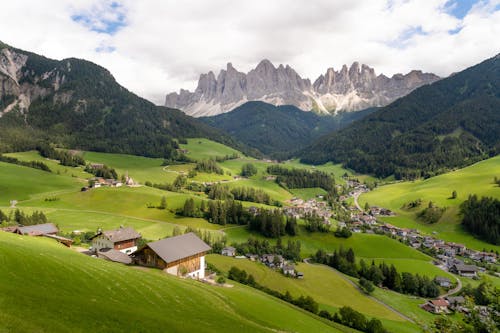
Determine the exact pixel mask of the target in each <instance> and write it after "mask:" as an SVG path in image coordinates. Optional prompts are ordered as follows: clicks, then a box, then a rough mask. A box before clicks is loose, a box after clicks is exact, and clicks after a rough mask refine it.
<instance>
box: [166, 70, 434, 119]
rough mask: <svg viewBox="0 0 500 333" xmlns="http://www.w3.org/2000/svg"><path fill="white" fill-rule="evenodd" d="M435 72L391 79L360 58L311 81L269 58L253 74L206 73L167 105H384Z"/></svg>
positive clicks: (215, 109)
mask: <svg viewBox="0 0 500 333" xmlns="http://www.w3.org/2000/svg"><path fill="white" fill-rule="evenodd" d="M438 79H439V77H438V76H436V75H434V74H427V73H422V72H421V71H411V72H410V73H408V74H406V75H402V74H396V75H394V76H393V77H391V78H388V77H386V76H384V75H383V74H381V75H378V76H377V75H376V74H375V70H374V69H373V68H370V67H369V66H367V65H361V66H360V65H359V63H357V62H355V63H353V64H352V66H351V67H350V68H347V66H346V65H344V66H343V67H342V69H341V70H340V71H335V70H334V69H333V68H329V69H328V70H327V71H326V73H325V74H324V75H321V76H320V77H319V78H317V79H316V81H314V84H312V85H311V82H310V81H309V79H303V78H301V77H300V76H299V75H298V74H297V72H295V70H293V69H292V68H291V67H290V66H288V65H287V66H286V67H285V66H283V65H279V66H278V67H277V68H276V67H274V65H273V64H272V63H271V62H270V61H269V60H263V61H261V62H260V63H259V64H258V65H257V67H256V68H255V69H252V70H251V71H250V72H248V73H247V74H244V73H241V72H238V71H237V70H236V69H234V67H233V66H232V65H231V64H228V66H227V69H226V70H222V71H221V72H220V74H219V75H218V76H217V79H216V78H215V75H214V73H213V72H209V73H208V74H202V75H201V76H200V79H199V82H198V87H197V88H196V90H195V91H194V92H193V93H191V92H189V91H186V90H181V91H180V93H179V94H178V93H171V94H168V95H167V97H166V102H165V105H166V106H168V107H173V108H178V109H181V110H183V111H184V112H185V113H187V114H189V115H191V116H194V117H200V116H213V115H217V114H220V113H225V112H228V111H231V110H232V109H234V108H235V107H237V106H239V105H241V104H243V103H245V102H247V101H264V102H267V103H270V104H274V105H295V106H297V107H298V108H300V109H302V110H304V111H311V110H314V111H317V112H322V113H335V112H337V111H357V110H361V109H365V108H368V107H372V106H384V105H387V104H389V103H390V102H392V101H394V100H395V99H397V98H399V97H402V96H405V95H407V94H408V93H410V92H411V91H412V90H414V89H416V88H418V87H420V86H422V85H424V84H429V83H432V82H434V81H436V80H438Z"/></svg>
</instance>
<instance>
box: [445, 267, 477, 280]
mask: <svg viewBox="0 0 500 333" xmlns="http://www.w3.org/2000/svg"><path fill="white" fill-rule="evenodd" d="M477 271H478V268H477V266H474V265H460V264H458V265H457V264H455V265H453V266H451V268H450V272H452V273H455V274H458V275H460V276H465V277H476V276H477Z"/></svg>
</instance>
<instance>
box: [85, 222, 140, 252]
mask: <svg viewBox="0 0 500 333" xmlns="http://www.w3.org/2000/svg"><path fill="white" fill-rule="evenodd" d="M140 238H141V234H139V233H138V232H137V231H135V230H134V229H132V228H123V227H120V228H119V229H117V230H108V231H99V232H98V233H97V234H96V235H95V236H94V237H92V249H93V250H94V251H96V252H99V251H100V250H101V249H106V248H107V249H115V250H118V251H121V252H123V253H125V254H129V253H132V252H134V251H136V250H137V241H138V240H139V239H140Z"/></svg>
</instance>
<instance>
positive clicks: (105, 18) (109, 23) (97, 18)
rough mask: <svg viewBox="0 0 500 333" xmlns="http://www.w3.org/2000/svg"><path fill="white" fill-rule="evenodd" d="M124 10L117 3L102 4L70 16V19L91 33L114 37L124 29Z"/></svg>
mask: <svg viewBox="0 0 500 333" xmlns="http://www.w3.org/2000/svg"><path fill="white" fill-rule="evenodd" d="M125 14H126V10H125V8H124V7H123V5H122V4H120V3H119V2H117V1H111V2H102V3H100V4H99V5H98V6H93V7H92V8H89V9H88V10H85V11H83V12H81V13H77V14H74V15H71V19H72V20H73V21H74V22H77V23H79V24H81V25H83V26H84V27H86V28H87V29H89V30H91V31H95V32H98V33H103V34H108V35H114V34H115V33H116V32H117V31H118V30H120V29H121V28H123V27H125V26H126V25H127V23H126V15H125Z"/></svg>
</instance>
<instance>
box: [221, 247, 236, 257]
mask: <svg viewBox="0 0 500 333" xmlns="http://www.w3.org/2000/svg"><path fill="white" fill-rule="evenodd" d="M221 254H222V255H223V256H227V257H234V256H235V255H236V249H235V248H234V247H232V246H228V247H225V248H223V249H222V252H221Z"/></svg>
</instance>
